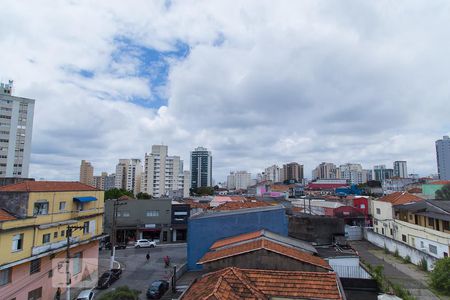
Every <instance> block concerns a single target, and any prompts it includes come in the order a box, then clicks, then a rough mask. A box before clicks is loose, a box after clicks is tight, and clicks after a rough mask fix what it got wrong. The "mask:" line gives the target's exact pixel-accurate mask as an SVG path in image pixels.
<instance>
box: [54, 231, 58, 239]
mask: <svg viewBox="0 0 450 300" xmlns="http://www.w3.org/2000/svg"><path fill="white" fill-rule="evenodd" d="M53 238H54V239H56V238H58V231H55V232H53Z"/></svg>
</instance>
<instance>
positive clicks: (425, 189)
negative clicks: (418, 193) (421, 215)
mask: <svg viewBox="0 0 450 300" xmlns="http://www.w3.org/2000/svg"><path fill="white" fill-rule="evenodd" d="M446 184H450V180H436V181H430V182H427V183H425V184H422V194H423V196H424V197H425V198H426V199H435V198H436V191H437V190H440V189H442V188H443V187H444V185H446Z"/></svg>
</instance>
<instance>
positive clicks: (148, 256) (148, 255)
mask: <svg viewBox="0 0 450 300" xmlns="http://www.w3.org/2000/svg"><path fill="white" fill-rule="evenodd" d="M145 258H146V259H147V262H149V261H150V253H147V255H146V256H145Z"/></svg>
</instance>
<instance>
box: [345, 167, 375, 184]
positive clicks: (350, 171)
mask: <svg viewBox="0 0 450 300" xmlns="http://www.w3.org/2000/svg"><path fill="white" fill-rule="evenodd" d="M339 172H340V178H341V179H346V180H347V181H348V182H349V183H350V184H362V183H366V182H367V181H368V180H370V177H371V176H370V175H369V174H371V173H372V172H371V170H364V169H363V168H362V166H361V164H351V163H346V164H343V165H340V166H339Z"/></svg>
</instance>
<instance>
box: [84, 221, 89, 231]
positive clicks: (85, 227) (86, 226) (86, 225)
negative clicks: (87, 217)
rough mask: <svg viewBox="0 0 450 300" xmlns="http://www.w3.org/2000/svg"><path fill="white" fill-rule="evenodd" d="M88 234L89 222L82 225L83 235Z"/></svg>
mask: <svg viewBox="0 0 450 300" xmlns="http://www.w3.org/2000/svg"><path fill="white" fill-rule="evenodd" d="M87 233H89V221H88V222H84V224H83V234H87Z"/></svg>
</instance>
